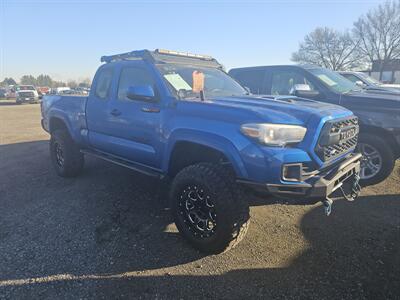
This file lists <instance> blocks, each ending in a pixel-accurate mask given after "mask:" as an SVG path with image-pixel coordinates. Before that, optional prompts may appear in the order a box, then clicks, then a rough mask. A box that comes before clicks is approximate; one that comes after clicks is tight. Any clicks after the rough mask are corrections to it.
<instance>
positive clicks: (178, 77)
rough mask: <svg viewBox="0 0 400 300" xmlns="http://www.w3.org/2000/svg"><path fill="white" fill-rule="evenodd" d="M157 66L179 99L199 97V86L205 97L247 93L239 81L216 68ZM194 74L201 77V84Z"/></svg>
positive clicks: (179, 65)
mask: <svg viewBox="0 0 400 300" xmlns="http://www.w3.org/2000/svg"><path fill="white" fill-rule="evenodd" d="M157 67H158V69H159V70H160V72H161V74H162V76H163V77H164V79H165V81H166V82H167V84H168V86H169V87H170V89H171V91H172V92H173V93H174V94H175V95H176V96H177V97H178V98H180V99H190V98H192V99H193V98H200V93H199V86H200V87H201V89H202V90H203V92H204V95H205V98H207V97H221V96H243V95H246V94H248V92H247V91H246V90H245V89H244V88H243V87H242V86H241V85H240V84H239V83H237V82H236V81H235V80H234V79H232V78H231V77H230V76H229V75H227V74H226V73H224V72H223V71H221V70H219V69H216V68H208V67H199V66H192V65H182V64H159V65H157ZM196 76H197V77H198V78H201V79H200V81H201V84H199V83H198V81H199V80H198V79H196ZM196 81H197V82H196Z"/></svg>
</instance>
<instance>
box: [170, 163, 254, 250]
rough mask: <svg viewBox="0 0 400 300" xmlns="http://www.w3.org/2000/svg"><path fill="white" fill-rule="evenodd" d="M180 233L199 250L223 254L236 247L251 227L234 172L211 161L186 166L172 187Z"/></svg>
mask: <svg viewBox="0 0 400 300" xmlns="http://www.w3.org/2000/svg"><path fill="white" fill-rule="evenodd" d="M171 200H172V203H171V208H172V212H173V215H174V219H175V224H176V226H177V228H178V230H179V232H180V233H181V234H182V235H183V236H184V238H185V239H186V240H188V241H189V243H190V244H192V245H193V246H194V247H195V248H196V249H198V250H200V251H202V252H205V253H211V254H216V253H221V252H225V251H228V250H229V249H231V248H233V247H235V246H236V245H237V244H238V243H239V242H240V241H241V240H242V239H243V237H244V236H245V234H246V232H247V229H248V226H249V222H250V221H249V205H248V203H247V201H246V200H245V196H244V194H243V192H242V190H241V188H240V187H239V186H238V185H237V184H236V182H235V180H234V176H233V172H232V171H230V170H229V169H227V168H226V167H223V166H220V165H215V164H211V163H199V164H196V165H192V166H189V167H186V168H184V169H183V170H182V171H180V172H179V173H178V175H176V177H175V179H174V180H173V183H172V188H171Z"/></svg>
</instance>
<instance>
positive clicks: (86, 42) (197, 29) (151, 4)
mask: <svg viewBox="0 0 400 300" xmlns="http://www.w3.org/2000/svg"><path fill="white" fill-rule="evenodd" d="M383 2H384V1H383V0H382V1H380V0H375V1H368V0H364V1H351V0H350V1H345V0H337V1H334V0H330V1H323V0H320V1H316V0H313V1H311V0H308V1H294V0H293V1H285V0H282V1H266V0H265V1H262V0H253V1H251V0H250V1H245V0H243V1H239V0H236V1H235V0H234V1H224V0H214V1H211V0H203V1H178V0H175V1H168V0H166V1H160V0H159V1H152V0H149V1H134V0H132V1H124V0H116V1H111V0H108V1H103V0H95V1H76V0H71V1H67V0H63V1H56V0H55V1H46V0H41V1H33V0H32V1H27V0H0V5H1V6H0V9H1V12H0V41H1V43H0V64H1V65H0V80H2V79H3V78H4V77H10V76H11V77H14V78H15V79H19V78H20V77H21V76H22V75H24V74H32V75H34V76H37V75H39V74H42V73H43V74H49V75H50V76H52V77H54V78H55V79H58V80H69V79H76V80H79V79H82V78H85V77H92V75H93V74H94V72H95V71H96V69H97V67H98V65H99V64H100V61H99V59H100V56H102V55H108V54H114V53H120V52H126V51H130V50H136V49H145V48H147V49H155V48H166V49H174V50H181V51H188V52H194V53H202V54H210V55H212V56H214V57H215V58H217V59H218V60H219V61H220V62H221V63H223V64H224V65H225V66H226V68H227V69H229V68H232V67H237V66H250V65H269V64H287V63H291V62H290V57H291V53H292V52H293V51H295V50H296V49H297V47H298V44H299V42H300V41H301V40H302V39H303V37H304V36H305V35H306V34H307V33H308V32H310V31H312V30H313V29H314V28H315V27H317V26H328V27H332V28H336V29H339V30H344V29H346V28H351V26H352V24H353V22H354V21H355V20H356V19H357V18H358V17H359V16H360V15H362V14H365V13H366V12H367V11H368V10H369V9H371V8H373V7H376V6H378V5H379V4H380V3H383Z"/></svg>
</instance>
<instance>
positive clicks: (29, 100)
mask: <svg viewBox="0 0 400 300" xmlns="http://www.w3.org/2000/svg"><path fill="white" fill-rule="evenodd" d="M39 101H40V99H39V98H38V97H18V98H17V99H16V102H19V103H24V102H26V103H36V102H39Z"/></svg>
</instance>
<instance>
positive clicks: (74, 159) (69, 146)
mask: <svg viewBox="0 0 400 300" xmlns="http://www.w3.org/2000/svg"><path fill="white" fill-rule="evenodd" d="M57 147H60V148H61V150H62V153H63V163H62V164H60V163H58V158H57V150H56V149H57ZM50 157H51V162H52V164H53V167H54V169H55V171H56V172H57V174H58V175H59V176H62V177H75V176H77V175H79V174H80V173H81V172H82V169H83V165H84V158H83V154H82V153H81V152H80V149H79V147H78V146H77V145H76V144H75V142H74V141H73V140H72V138H71V137H70V135H69V133H68V132H67V131H66V130H55V131H54V132H53V133H52V134H51V138H50Z"/></svg>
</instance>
